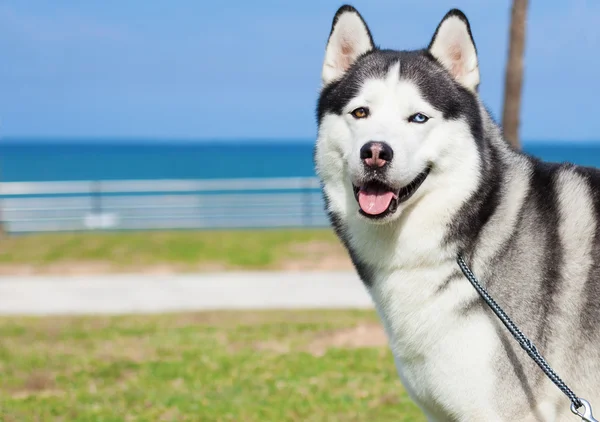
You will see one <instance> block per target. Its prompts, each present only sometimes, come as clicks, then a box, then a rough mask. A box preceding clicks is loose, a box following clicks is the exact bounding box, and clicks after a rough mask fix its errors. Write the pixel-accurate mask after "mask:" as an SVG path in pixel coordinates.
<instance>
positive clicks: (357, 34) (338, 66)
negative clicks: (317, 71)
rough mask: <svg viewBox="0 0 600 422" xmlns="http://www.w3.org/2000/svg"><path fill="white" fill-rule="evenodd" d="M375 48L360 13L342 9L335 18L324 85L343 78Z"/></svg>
mask: <svg viewBox="0 0 600 422" xmlns="http://www.w3.org/2000/svg"><path fill="white" fill-rule="evenodd" d="M373 48H374V45H373V38H371V32H369V28H368V27H367V24H366V23H365V21H364V20H363V18H362V17H361V16H360V14H359V13H358V11H357V10H356V9H355V8H354V7H352V6H348V5H345V6H342V7H340V8H339V9H338V11H337V12H336V14H335V16H334V18H333V24H332V25H331V33H330V34H329V41H328V42H327V48H326V50H325V62H324V63H323V70H322V73H321V79H322V80H323V84H324V85H326V84H328V83H329V82H331V81H334V80H336V79H338V78H339V77H341V76H342V75H343V74H344V73H346V71H347V70H348V68H350V66H351V65H352V64H353V63H354V62H355V61H356V59H357V58H358V57H360V56H361V55H363V54H364V53H366V52H368V51H371V50H373Z"/></svg>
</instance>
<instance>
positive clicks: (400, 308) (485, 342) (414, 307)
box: [370, 263, 498, 417]
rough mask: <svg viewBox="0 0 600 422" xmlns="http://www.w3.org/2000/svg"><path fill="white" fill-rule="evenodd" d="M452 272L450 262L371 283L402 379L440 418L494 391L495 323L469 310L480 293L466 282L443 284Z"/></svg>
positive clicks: (381, 274)
mask: <svg viewBox="0 0 600 422" xmlns="http://www.w3.org/2000/svg"><path fill="white" fill-rule="evenodd" d="M453 273H454V274H455V273H456V269H455V268H454V267H453V266H452V265H451V263H449V264H448V265H442V266H439V267H436V268H420V269H412V270H405V271H394V272H393V273H388V274H385V273H383V272H381V273H380V274H378V275H377V276H376V277H375V280H374V283H373V284H372V286H371V288H370V293H371V296H372V297H373V300H374V303H375V306H376V308H377V311H378V313H379V315H380V317H381V319H382V322H383V324H384V327H385V329H386V332H387V334H388V336H389V338H390V347H391V349H392V352H393V354H394V359H395V363H396V366H397V369H398V373H399V375H400V378H401V380H402V383H403V384H404V386H405V388H406V389H407V390H408V392H409V393H410V395H411V396H412V398H413V399H414V400H415V401H417V402H418V403H419V404H420V405H421V406H422V407H423V408H425V409H427V408H429V410H430V412H431V414H432V415H433V416H435V415H437V416H438V417H445V416H447V415H444V414H441V413H440V410H439V409H441V408H444V409H449V408H456V409H457V410H458V409H461V408H463V407H464V406H467V407H468V406H469V401H470V400H473V398H474V397H479V399H480V400H489V399H490V398H491V397H492V396H493V394H494V391H493V389H494V382H493V380H494V377H495V375H494V373H493V371H494V369H493V364H492V356H493V354H494V352H495V351H496V350H497V347H498V339H497V337H496V335H495V332H494V326H493V324H492V323H491V322H490V320H489V318H487V317H486V316H485V315H484V314H482V313H481V312H474V313H472V314H471V315H468V314H465V312H464V309H463V307H464V304H465V303H467V302H468V300H469V299H470V298H472V297H473V294H474V293H475V292H474V291H473V289H472V287H471V286H470V285H469V284H468V282H466V281H465V283H460V280H459V281H458V282H451V283H450V284H448V285H444V283H443V281H444V280H447V279H449V278H450V277H451V275H452V274H453ZM475 294H476V293H475ZM463 410H464V409H462V410H461V412H462V411H463Z"/></svg>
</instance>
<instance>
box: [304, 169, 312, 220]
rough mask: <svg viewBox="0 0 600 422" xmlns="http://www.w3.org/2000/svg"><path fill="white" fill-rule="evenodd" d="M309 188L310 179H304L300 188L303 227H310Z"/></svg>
mask: <svg viewBox="0 0 600 422" xmlns="http://www.w3.org/2000/svg"><path fill="white" fill-rule="evenodd" d="M310 190H311V187H310V179H309V178H305V179H304V181H303V187H302V198H303V200H302V208H303V212H302V223H303V226H304V227H310V226H312V209H311V208H312V207H311V201H310V198H311V192H310Z"/></svg>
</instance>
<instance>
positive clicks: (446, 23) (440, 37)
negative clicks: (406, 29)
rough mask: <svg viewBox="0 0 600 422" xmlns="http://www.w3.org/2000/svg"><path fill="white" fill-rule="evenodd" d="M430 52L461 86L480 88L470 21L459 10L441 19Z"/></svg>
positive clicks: (472, 89)
mask: <svg viewBox="0 0 600 422" xmlns="http://www.w3.org/2000/svg"><path fill="white" fill-rule="evenodd" d="M428 49H429V52H430V53H431V54H432V55H433V56H434V57H435V58H436V59H437V60H438V61H439V62H440V63H441V64H442V65H444V67H445V68H446V69H448V71H449V72H450V73H451V74H452V76H453V77H454V79H456V80H457V81H458V82H459V83H460V84H462V85H463V86H464V87H466V88H468V89H470V90H471V91H476V90H477V87H478V86H479V63H478V60H477V49H476V47H475V42H474V41H473V35H472V34H471V26H470V25H469V20H468V19H467V17H466V16H465V14H464V13H463V12H461V11H460V10H458V9H452V10H450V11H449V12H448V13H447V14H446V16H444V18H443V19H442V21H441V22H440V24H439V25H438V27H437V29H436V30H435V34H433V38H432V40H431V42H430V43H429V47H428Z"/></svg>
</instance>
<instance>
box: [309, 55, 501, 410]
mask: <svg viewBox="0 0 600 422" xmlns="http://www.w3.org/2000/svg"><path fill="white" fill-rule="evenodd" d="M397 75H398V68H397V66H395V67H393V68H392V69H391V70H390V76H389V77H388V78H386V79H383V80H382V79H379V80H369V81H366V82H365V83H364V86H363V88H362V90H361V91H360V93H359V95H358V96H357V97H356V99H354V100H353V101H352V102H351V104H350V105H349V107H348V108H349V109H352V108H353V107H355V106H359V105H368V107H369V109H370V111H371V115H370V117H369V118H368V119H360V120H354V119H352V118H351V117H350V116H337V115H333V114H331V115H327V116H325V117H324V118H323V120H322V123H321V126H320V131H319V137H318V140H317V154H316V161H317V170H318V173H319V176H320V177H321V179H322V180H323V181H324V189H325V192H326V194H327V195H328V197H329V199H330V208H331V209H332V210H333V211H335V212H336V213H337V214H338V215H340V216H341V218H342V219H343V220H344V221H345V223H346V225H347V227H348V233H347V235H348V236H349V241H350V243H351V245H352V247H353V249H354V250H355V251H356V253H357V254H358V255H359V256H360V257H361V259H362V260H364V261H365V262H366V263H367V264H369V265H371V266H373V267H374V268H377V276H376V280H374V284H373V286H374V287H372V288H371V289H370V294H371V296H372V298H373V301H374V303H375V305H376V308H377V311H378V313H379V314H380V316H381V319H382V321H383V324H384V326H385V328H386V331H387V333H388V336H389V338H390V346H391V348H392V351H393V353H394V356H395V360H396V365H397V367H398V372H399V375H400V377H401V379H402V381H403V384H404V386H405V387H406V389H407V390H408V391H409V393H410V395H411V396H412V398H413V399H414V400H415V401H416V402H417V403H418V404H419V405H420V406H421V407H422V408H423V409H424V410H425V412H426V413H428V415H429V417H430V420H432V421H433V420H437V419H438V418H441V417H442V416H441V415H444V414H447V413H448V412H456V414H469V415H471V416H477V417H476V418H475V419H472V420H476V419H477V420H486V421H493V420H499V419H498V417H497V415H495V414H493V411H492V410H491V409H490V410H489V412H488V413H485V414H481V413H480V410H479V409H480V408H481V406H480V403H482V402H486V401H487V402H491V401H492V399H493V387H494V386H493V385H492V381H491V380H493V378H494V377H493V375H492V373H491V368H492V362H491V358H492V351H493V350H496V349H497V347H498V341H499V340H498V338H497V336H496V334H495V331H494V327H493V325H492V323H491V322H490V320H489V319H487V318H483V317H482V316H474V317H473V318H471V319H468V320H465V318H464V317H462V318H459V317H458V316H453V310H454V309H455V308H456V306H457V304H460V303H461V302H464V301H467V300H468V299H470V298H473V297H474V295H476V293H475V291H474V290H473V288H472V287H471V286H470V285H469V284H468V283H461V284H456V286H453V287H452V288H449V289H448V290H447V291H446V292H444V293H443V294H439V293H436V291H437V290H438V288H439V286H440V283H442V282H443V281H444V280H445V279H446V278H447V277H449V276H450V274H452V272H453V271H455V270H456V263H455V255H454V252H453V251H452V250H450V249H448V250H444V249H442V248H441V247H440V245H441V244H442V243H443V242H442V240H443V239H442V236H443V235H444V233H445V232H446V225H447V224H448V223H449V222H450V220H451V218H452V216H453V215H454V214H455V213H456V212H457V211H458V209H459V207H460V206H461V205H462V204H463V202H464V201H465V197H466V195H469V194H470V193H471V192H473V190H474V189H475V188H476V183H477V180H478V174H479V171H480V162H479V154H478V151H477V147H476V145H475V143H474V142H473V140H472V135H471V133H470V130H469V127H468V125H467V124H466V122H464V121H462V120H454V121H449V120H444V119H443V117H442V116H441V113H440V112H439V111H437V110H435V109H434V108H433V107H432V106H431V105H430V104H428V103H427V102H426V101H425V100H424V99H423V98H422V96H421V95H420V92H419V90H418V88H417V87H416V86H415V85H414V84H412V83H410V82H407V81H401V80H398V78H397ZM415 112H424V113H427V114H428V115H430V116H431V117H432V118H431V120H430V121H429V122H427V124H424V125H415V124H411V123H408V121H407V119H405V118H404V117H408V116H409V115H410V114H412V113H415ZM369 139H385V141H386V142H388V143H389V144H390V146H391V147H392V148H393V149H394V162H393V165H392V167H391V168H390V173H389V174H390V178H391V179H392V180H395V181H397V182H399V184H400V185H402V184H404V183H408V182H410V181H411V180H412V178H414V177H415V176H416V175H417V174H418V173H419V172H420V171H421V170H422V169H423V167H424V166H425V165H426V163H427V162H430V161H435V166H434V169H433V170H432V172H431V173H430V175H429V177H428V178H427V179H426V180H425V182H424V183H423V185H422V186H421V187H420V188H419V190H418V191H417V192H416V193H415V195H414V196H413V197H412V198H410V199H409V200H408V201H407V202H405V203H403V204H401V206H400V208H399V209H398V211H397V212H396V213H395V214H394V215H393V217H392V218H390V219H389V220H386V221H385V222H384V223H383V224H373V222H372V221H367V220H366V219H365V218H364V217H362V216H361V215H359V213H358V206H357V204H356V200H355V198H354V196H353V192H352V184H351V183H350V181H351V180H353V178H355V177H356V175H357V173H359V172H360V161H359V154H358V150H359V149H360V146H361V145H363V144H364V143H365V142H366V141H367V140H369ZM442 175H443V176H442ZM457 192H461V194H460V195H458V194H457ZM465 321H466V322H465ZM472 338H477V339H478V342H477V346H476V347H473V346H470V347H468V348H467V347H465V345H466V344H472V342H470V341H467V340H469V339H472ZM460 379H469V380H471V382H472V381H473V380H476V382H477V383H478V388H477V389H475V390H476V391H477V397H474V396H473V389H472V385H471V386H470V387H468V388H467V385H466V384H463V383H456V382H453V380H460ZM440 403H443V406H444V409H443V410H442V409H441V408H439V406H441V404H440ZM450 404H452V405H451V406H453V407H454V408H453V409H449V408H448V406H450ZM467 409H470V411H467ZM465 412H466V413H465Z"/></svg>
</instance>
